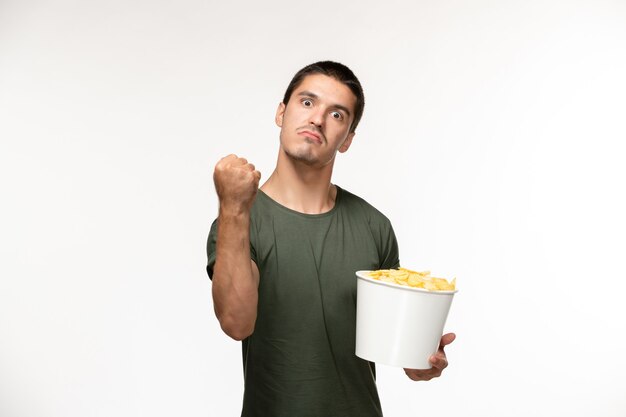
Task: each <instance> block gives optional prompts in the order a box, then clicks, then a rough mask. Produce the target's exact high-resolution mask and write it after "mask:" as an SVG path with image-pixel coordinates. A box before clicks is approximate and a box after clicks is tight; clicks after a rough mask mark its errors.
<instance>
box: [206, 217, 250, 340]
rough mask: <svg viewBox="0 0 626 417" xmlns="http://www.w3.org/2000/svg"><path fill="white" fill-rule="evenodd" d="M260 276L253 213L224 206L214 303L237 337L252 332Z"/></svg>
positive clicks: (222, 321) (226, 327)
mask: <svg viewBox="0 0 626 417" xmlns="http://www.w3.org/2000/svg"><path fill="white" fill-rule="evenodd" d="M258 285H259V277H258V271H257V270H256V266H255V265H254V264H253V263H252V261H251V260H250V215H249V213H247V212H245V211H243V212H241V211H233V210H228V209H225V208H223V207H220V213H219V216H218V233H217V247H216V261H215V266H214V268H213V304H214V306H215V314H216V316H217V318H218V320H219V322H220V325H221V327H222V329H223V330H224V332H225V333H226V334H228V335H229V336H230V337H232V338H233V339H236V340H242V339H245V338H246V337H248V336H249V335H250V334H252V331H253V330H254V323H255V321H256V314H257V300H258Z"/></svg>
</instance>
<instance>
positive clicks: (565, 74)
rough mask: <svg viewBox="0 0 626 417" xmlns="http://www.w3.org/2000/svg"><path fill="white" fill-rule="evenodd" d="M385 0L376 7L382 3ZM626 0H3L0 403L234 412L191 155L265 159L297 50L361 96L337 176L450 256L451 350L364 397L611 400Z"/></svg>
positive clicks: (592, 409) (230, 354)
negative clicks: (347, 77) (349, 78)
mask: <svg viewBox="0 0 626 417" xmlns="http://www.w3.org/2000/svg"><path fill="white" fill-rule="evenodd" d="M383 3H384V5H383ZM625 18H626V4H625V3H624V2H620V1H599V0H593V1H592V0H589V1H576V2H571V1H529V2H516V1H472V2H462V1H437V2H435V1H432V2H426V1H418V2H416V1H411V2H409V1H405V2H401V1H386V2H374V1H372V2H363V1H356V0H354V1H345V2H335V1H326V0H322V1H318V2H309V3H303V4H300V2H290V1H287V0H285V1H270V2H251V1H250V2H239V3H236V2H232V3H229V2H225V1H221V2H217V1H199V0H181V1H177V2H171V1H169V2H168V1H139V0H134V1H122V0H110V1H106V2H105V1H101V2H85V1H78V0H73V1H72V0H56V1H53V0H48V1H46V0H41V1H17V0H13V1H10V0H2V1H1V2H0V138H1V141H2V142H1V148H0V149H1V150H0V178H1V179H0V193H1V194H0V195H1V199H2V203H1V205H0V210H1V212H2V216H1V219H0V236H1V243H0V254H1V257H2V260H1V262H0V415H1V416H3V417H5V416H6V417H26V416H28V417H44V416H45V417H57V416H58V417H86V416H151V417H153V416H173V415H184V416H234V415H238V413H239V411H240V405H241V394H242V372H241V359H240V347H239V344H238V343H237V342H234V341H231V340H230V339H228V338H227V337H226V336H225V335H223V334H222V333H221V331H220V330H219V327H218V325H217V322H216V320H215V318H214V316H213V310H212V304H211V298H210V282H209V280H208V278H207V277H206V275H205V272H204V266H205V252H204V246H205V239H206V234H207V232H208V227H209V224H210V222H211V221H212V220H213V218H214V217H215V215H216V208H217V201H216V197H215V195H214V191H213V185H212V179H211V174H212V167H213V165H214V164H215V162H216V161H217V160H218V159H219V158H220V157H221V156H223V155H225V154H227V153H231V152H234V153H238V154H241V155H244V156H246V157H248V158H249V159H250V160H252V161H253V162H254V163H255V164H256V165H257V167H259V169H260V170H261V171H262V173H263V174H264V176H265V178H267V176H269V174H270V173H271V170H272V168H273V166H274V163H275V158H276V151H277V134H278V130H277V128H276V127H275V126H274V124H273V116H274V111H275V108H276V105H277V104H278V102H279V101H280V99H281V97H282V94H283V92H284V89H285V87H286V85H287V83H288V81H289V79H290V78H291V76H292V75H293V74H294V73H295V71H297V70H298V69H299V68H300V67H302V66H304V65H306V64H309V63H311V62H313V61H315V60H319V59H334V60H338V61H341V62H344V63H346V64H348V65H349V66H350V67H352V69H353V70H354V71H355V72H356V74H357V75H358V76H359V78H360V79H361V81H362V83H363V85H364V87H365V92H366V100H367V105H366V110H365V114H364V118H363V121H362V124H361V126H360V127H359V129H358V134H357V136H356V138H355V142H354V144H353V147H352V148H351V149H350V151H349V152H348V153H346V154H344V155H341V156H340V157H339V158H338V161H337V164H336V171H335V182H336V183H338V184H340V185H342V186H343V187H345V188H347V189H349V190H351V191H353V192H355V193H357V194H360V195H362V196H363V197H365V198H366V199H368V200H369V201H370V202H371V203H373V204H374V205H375V206H377V207H378V208H379V209H381V210H382V211H383V212H385V213H386V214H387V215H388V217H390V219H391V220H392V222H393V224H394V226H395V229H396V232H397V234H398V238H399V240H400V245H401V260H402V262H403V264H404V265H405V266H407V267H412V268H416V269H432V270H433V271H435V272H440V273H442V274H447V275H450V276H451V275H455V276H456V277H457V280H458V285H459V288H460V292H459V293H458V295H457V297H456V299H455V301H454V304H453V306H452V310H451V312H450V316H449V320H448V325H447V328H448V329H449V330H452V331H455V332H456V333H457V335H458V339H457V341H456V342H455V343H454V344H453V345H451V346H450V347H449V349H448V355H449V358H450V362H451V366H450V367H449V368H448V369H447V370H446V372H445V374H444V376H443V377H442V378H441V379H439V380H436V381H432V382H429V383H413V382H411V381H410V380H408V378H406V377H405V375H404V373H403V372H402V371H401V370H398V369H395V368H390V367H384V366H381V367H380V368H379V379H378V381H379V389H380V394H381V397H382V401H383V407H384V410H385V412H386V416H406V415H413V414H412V413H414V414H415V415H417V414H418V413H419V415H429V416H453V415H464V416H528V415H534V416H561V415H563V416H564V415H567V416H581V417H582V416H590V415H594V416H623V415H624V414H625V413H626V400H625V399H624V398H625V397H624V395H623V394H624V384H623V379H622V378H623V374H624V372H626V360H625V359H624V354H623V352H624V351H626V337H625V335H624V334H625V330H626V326H625V324H624V317H625V316H626V307H625V306H624V300H623V296H624V295H623V294H624V289H625V284H624V278H625V275H626V274H625V273H624V263H623V260H622V258H623V257H624V253H625V245H624V236H625V235H626V225H625V221H624V214H623V213H624V212H626V204H625V201H624V200H625V198H624V181H623V180H622V178H623V177H624V175H625V174H626V168H624V162H623V161H624V151H623V147H622V146H621V145H622V142H623V141H624V140H626V125H625V123H624V120H625V119H624V115H625V114H626V100H625V99H624V98H625V97H626V81H625V77H624V74H626V52H625V51H626V49H625V48H624V45H625V44H626V24H624V22H626V20H625Z"/></svg>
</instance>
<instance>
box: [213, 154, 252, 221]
mask: <svg viewBox="0 0 626 417" xmlns="http://www.w3.org/2000/svg"><path fill="white" fill-rule="evenodd" d="M260 179H261V173H260V172H259V171H257V170H256V169H255V168H254V165H252V164H251V163H249V162H248V161H247V160H246V159H245V158H239V157H238V156H237V155H232V154H231V155H228V156H226V157H224V158H222V159H220V161H219V162H218V163H217V165H216V166H215V171H214V172H213V182H214V183H215V190H216V191H217V196H218V198H219V200H220V206H221V208H222V209H227V210H233V211H236V212H249V211H250V208H251V207H252V203H253V202H254V197H255V196H256V193H257V190H258V189H259V180H260Z"/></svg>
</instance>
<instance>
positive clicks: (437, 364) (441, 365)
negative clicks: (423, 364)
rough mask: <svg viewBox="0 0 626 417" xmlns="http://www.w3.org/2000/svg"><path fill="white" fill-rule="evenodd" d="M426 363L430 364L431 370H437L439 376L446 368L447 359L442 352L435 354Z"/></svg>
mask: <svg viewBox="0 0 626 417" xmlns="http://www.w3.org/2000/svg"><path fill="white" fill-rule="evenodd" d="M428 362H430V364H431V365H432V366H433V368H436V369H438V370H439V373H440V374H441V371H443V370H444V369H446V368H447V367H448V358H447V357H446V355H445V353H443V352H437V353H436V354H434V355H432V356H431V357H430V358H429V359H428Z"/></svg>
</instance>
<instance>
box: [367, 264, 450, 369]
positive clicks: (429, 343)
mask: <svg viewBox="0 0 626 417" xmlns="http://www.w3.org/2000/svg"><path fill="white" fill-rule="evenodd" d="M369 272H370V271H358V272H357V273H356V276H357V281H358V282H357V302H356V352H355V353H356V355H357V356H358V357H360V358H362V359H366V360H368V361H371V362H376V363H381V364H385V365H390V366H398V367H402V368H411V369H429V368H431V367H432V365H431V364H430V362H428V358H430V356H431V355H433V354H434V353H435V352H437V349H438V348H439V342H440V340H441V336H442V334H443V328H444V326H445V324H446V319H447V318H448V312H449V311H450V305H451V304H452V299H453V298H454V294H455V293H456V292H457V290H454V291H428V290H425V289H422V288H413V287H408V286H403V285H397V284H391V283H387V282H382V281H378V280H375V279H372V278H370V277H368V276H367V274H368V273H369Z"/></svg>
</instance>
